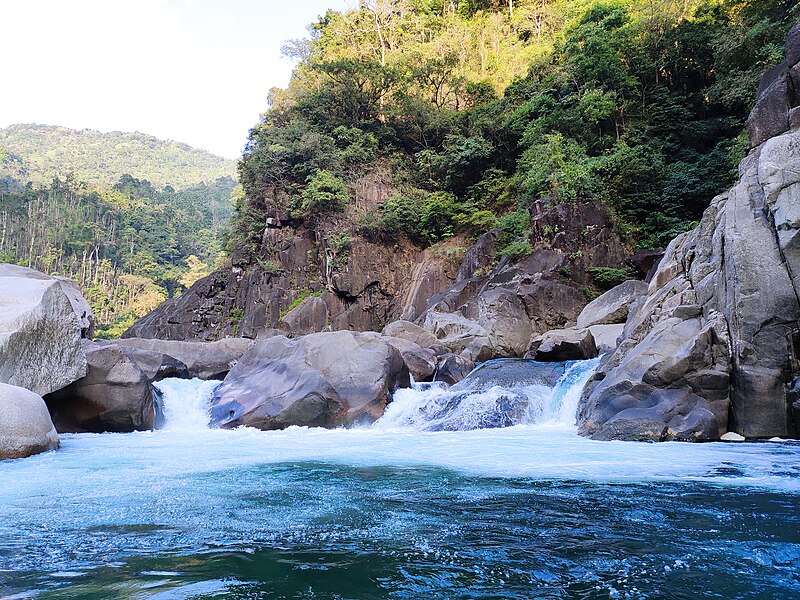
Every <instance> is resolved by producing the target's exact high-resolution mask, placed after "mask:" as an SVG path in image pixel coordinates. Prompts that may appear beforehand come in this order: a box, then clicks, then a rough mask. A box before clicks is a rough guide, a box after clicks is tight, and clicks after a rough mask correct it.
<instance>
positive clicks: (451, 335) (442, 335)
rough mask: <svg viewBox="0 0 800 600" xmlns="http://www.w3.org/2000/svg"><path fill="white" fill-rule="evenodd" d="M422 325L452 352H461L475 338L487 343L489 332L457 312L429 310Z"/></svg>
mask: <svg viewBox="0 0 800 600" xmlns="http://www.w3.org/2000/svg"><path fill="white" fill-rule="evenodd" d="M424 327H425V329H426V330H427V331H429V332H430V333H432V334H433V335H434V336H435V337H436V338H437V339H438V340H439V342H440V343H441V344H442V345H444V347H445V348H447V350H448V351H450V352H452V353H454V354H459V353H461V352H463V351H464V349H465V348H466V347H467V346H469V345H470V344H472V343H473V342H475V341H476V340H479V341H480V342H482V343H486V344H488V338H489V332H488V331H486V329H485V328H484V327H483V326H481V325H479V324H478V323H476V322H475V321H472V320H470V319H467V318H466V317H464V316H463V315H461V314H458V313H442V312H436V311H430V312H428V313H426V315H425V322H424Z"/></svg>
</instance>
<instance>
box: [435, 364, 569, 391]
mask: <svg viewBox="0 0 800 600" xmlns="http://www.w3.org/2000/svg"><path fill="white" fill-rule="evenodd" d="M566 369H567V364H566V363H557V362H550V363H542V362H534V361H532V360H525V359H521V358H498V359H496V360H492V361H489V362H485V363H483V364H482V365H480V366H479V367H478V368H477V369H475V370H474V371H472V372H471V373H470V374H469V376H468V377H466V378H464V379H463V380H462V381H460V382H459V383H457V384H456V385H454V386H453V387H452V388H451V389H453V390H477V391H483V390H488V389H490V388H493V387H495V386H499V387H502V388H508V389H511V388H522V387H527V386H532V385H544V386H547V387H553V386H555V384H556V382H558V380H559V379H561V376H562V375H564V373H565V372H566Z"/></svg>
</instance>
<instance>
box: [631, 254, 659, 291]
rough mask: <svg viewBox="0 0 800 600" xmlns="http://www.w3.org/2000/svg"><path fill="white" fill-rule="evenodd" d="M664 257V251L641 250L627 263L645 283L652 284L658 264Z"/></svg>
mask: <svg viewBox="0 0 800 600" xmlns="http://www.w3.org/2000/svg"><path fill="white" fill-rule="evenodd" d="M663 257H664V249H663V248H659V249H657V250H639V251H638V252H637V253H636V254H634V255H633V256H631V257H630V258H629V259H628V260H627V262H628V264H629V265H630V266H631V267H633V268H634V269H635V270H636V273H637V274H638V275H639V277H641V278H642V279H643V280H644V281H645V283H650V280H651V279H653V275H655V273H656V270H657V269H658V263H659V262H661V259H662V258H663Z"/></svg>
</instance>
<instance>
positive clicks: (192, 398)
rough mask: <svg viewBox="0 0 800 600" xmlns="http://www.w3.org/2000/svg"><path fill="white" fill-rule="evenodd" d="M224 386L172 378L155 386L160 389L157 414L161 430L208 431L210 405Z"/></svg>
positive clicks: (212, 380) (209, 381)
mask: <svg viewBox="0 0 800 600" xmlns="http://www.w3.org/2000/svg"><path fill="white" fill-rule="evenodd" d="M220 383H222V382H221V381H218V380H214V379H210V380H207V381H206V380H203V379H177V378H174V377H169V378H167V379H162V380H161V381H158V382H156V383H154V384H153V386H154V387H155V388H156V389H157V391H158V394H157V396H158V397H157V398H156V409H157V410H156V412H157V413H159V417H160V418H159V419H158V420H159V421H160V423H159V425H158V429H167V430H172V431H198V430H202V429H208V423H209V420H210V419H211V412H210V402H211V397H212V396H213V395H214V390H215V389H217V386H218V385H219V384H220Z"/></svg>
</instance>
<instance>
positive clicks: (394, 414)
mask: <svg viewBox="0 0 800 600" xmlns="http://www.w3.org/2000/svg"><path fill="white" fill-rule="evenodd" d="M599 361H600V359H599V358H598V359H594V360H586V361H576V362H570V363H563V364H560V365H558V366H559V367H560V368H561V369H562V371H561V372H562V373H563V374H562V375H561V376H560V377H559V378H558V379H557V380H555V382H554V383H553V382H552V379H551V380H550V383H548V381H547V379H546V378H545V377H536V376H532V377H527V378H525V379H522V380H520V381H519V382H516V381H513V380H510V379H509V378H503V377H499V378H497V379H494V378H487V377H483V378H479V377H477V376H476V375H477V373H478V371H479V369H476V370H475V371H473V373H471V374H470V375H469V376H468V377H467V378H466V379H465V380H464V381H462V382H460V383H459V384H457V385H455V386H452V387H447V386H446V385H444V384H441V383H438V384H437V383H433V384H418V385H416V386H414V387H412V388H410V389H401V390H397V391H396V392H395V394H394V398H393V400H392V402H391V403H390V404H389V406H388V407H387V408H386V413H385V414H384V416H383V417H381V418H380V419H379V420H378V421H377V422H376V423H375V425H374V427H375V428H378V429H398V428H400V429H413V430H419V431H459V430H467V429H487V428H494V427H510V426H513V425H522V424H527V425H537V424H543V423H549V424H558V425H562V426H569V427H573V426H574V425H575V413H576V410H577V407H578V401H579V400H580V396H581V392H582V390H583V388H584V386H585V385H586V382H587V381H588V380H589V378H590V377H591V376H592V374H593V373H594V371H595V369H596V368H597V365H598V364H599ZM519 362H520V363H524V364H527V367H528V368H529V369H531V370H534V374H536V373H535V371H536V369H541V370H545V371H552V369H553V366H552V364H549V365H541V364H537V363H533V362H532V361H519ZM519 368H520V367H519V366H516V367H515V370H519Z"/></svg>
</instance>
